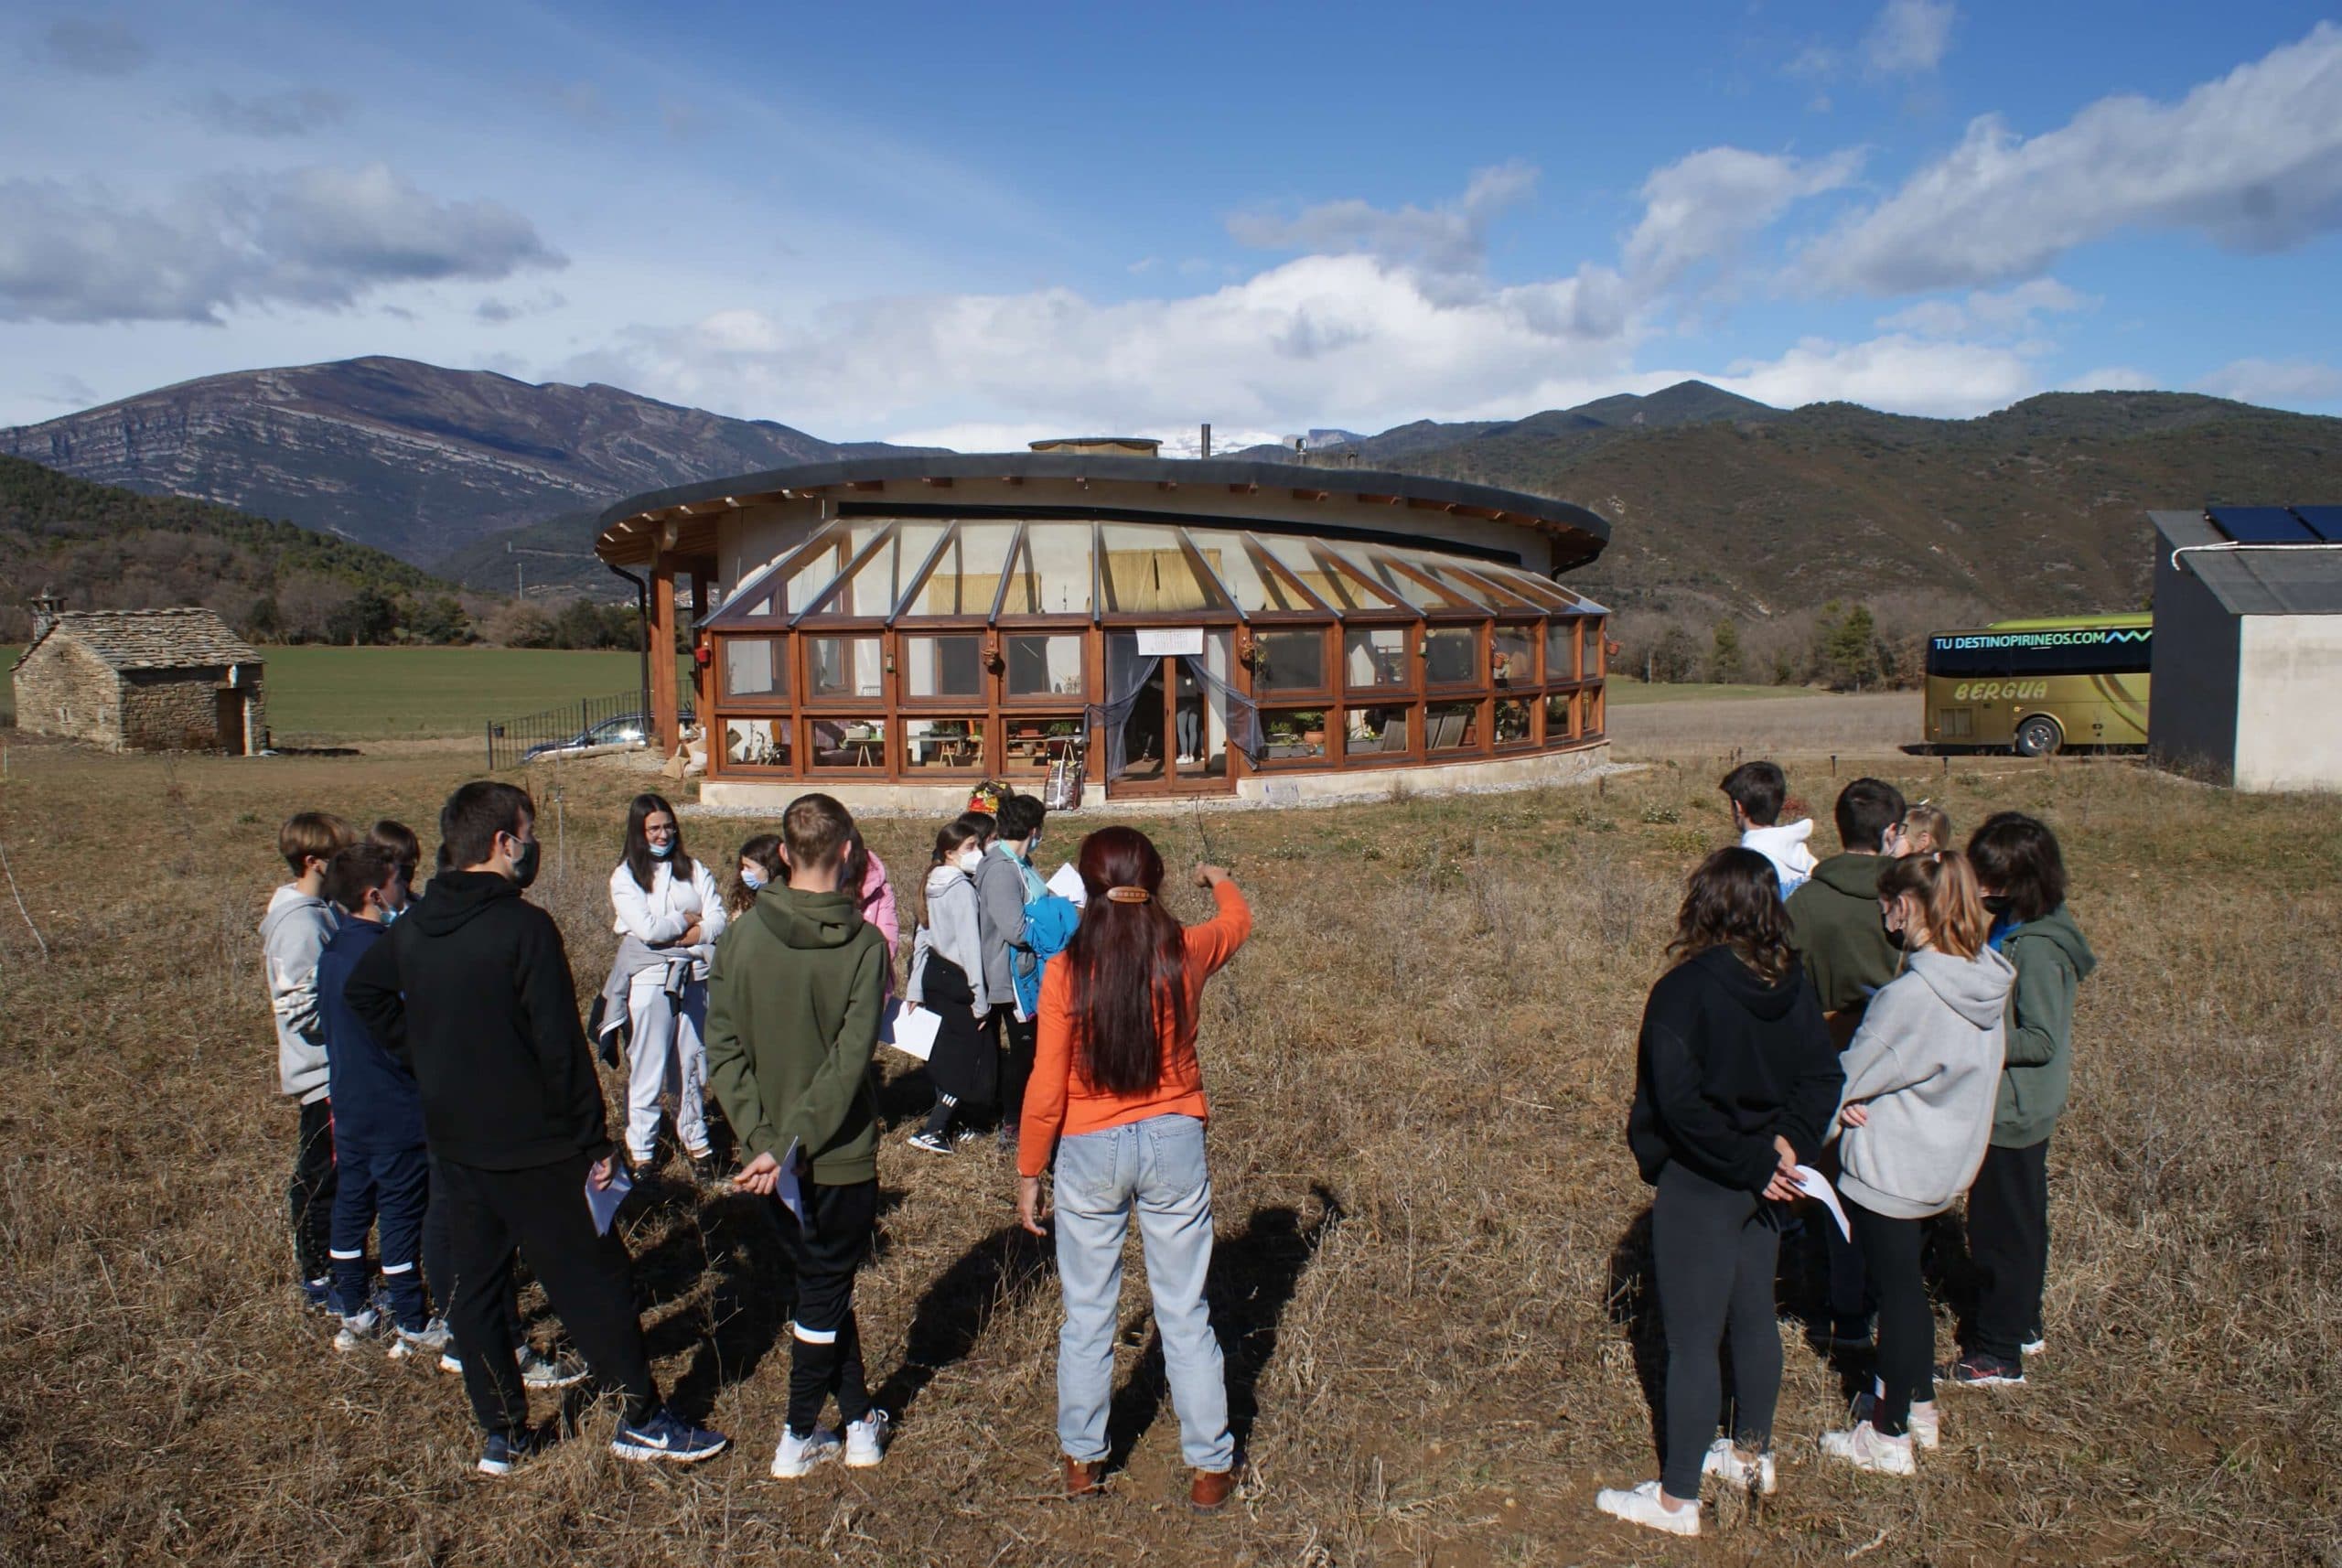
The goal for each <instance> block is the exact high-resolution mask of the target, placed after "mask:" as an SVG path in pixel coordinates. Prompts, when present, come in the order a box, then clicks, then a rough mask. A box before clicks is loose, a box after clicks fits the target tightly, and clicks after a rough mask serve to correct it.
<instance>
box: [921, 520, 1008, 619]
mask: <svg viewBox="0 0 2342 1568" xmlns="http://www.w3.org/2000/svg"><path fill="white" fill-rule="evenodd" d="M1015 537H1016V525H1015V523H1013V522H963V523H962V524H960V526H959V531H958V532H956V533H954V534H953V535H952V536H951V543H949V544H947V545H945V546H944V549H943V553H942V555H941V556H940V557H939V558H938V559H937V560H936V563H935V568H934V570H933V571H931V572H929V574H928V575H927V578H926V580H925V581H924V582H922V583H920V584H919V588H918V591H917V592H916V593H914V594H912V596H911V602H910V603H909V604H908V606H906V607H904V610H903V615H904V617H906V618H908V617H916V616H980V617H981V616H990V615H991V614H992V602H993V600H994V598H995V597H997V596H999V593H1000V578H1001V574H1002V573H1003V572H1004V570H1005V569H1006V567H1007V564H1008V547H1009V545H1010V544H1011V543H1012V542H1014V541H1015Z"/></svg>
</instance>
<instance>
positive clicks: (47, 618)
mask: <svg viewBox="0 0 2342 1568" xmlns="http://www.w3.org/2000/svg"><path fill="white" fill-rule="evenodd" d="M25 607H26V608H27V609H28V610H30V611H32V614H33V638H34V639H35V640H36V641H38V639H40V638H41V637H42V636H43V635H45V634H46V633H47V632H48V628H50V627H53V626H55V625H56V624H57V612H58V611H59V610H61V609H63V608H64V607H65V601H64V600H63V599H60V598H59V597H58V596H57V595H56V593H55V592H54V591H52V590H50V589H47V588H44V589H42V590H41V591H40V592H39V593H38V594H35V595H34V596H32V597H31V598H29V599H27V600H26V601H25Z"/></svg>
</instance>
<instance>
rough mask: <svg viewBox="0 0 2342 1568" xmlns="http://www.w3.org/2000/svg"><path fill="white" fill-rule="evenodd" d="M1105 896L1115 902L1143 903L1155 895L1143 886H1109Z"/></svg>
mask: <svg viewBox="0 0 2342 1568" xmlns="http://www.w3.org/2000/svg"><path fill="white" fill-rule="evenodd" d="M1106 897H1108V898H1109V899H1110V900H1112V902H1114V903H1117V904H1144V903H1145V902H1146V901H1147V900H1148V899H1150V898H1152V897H1155V895H1154V894H1152V893H1149V892H1148V891H1147V890H1146V889H1145V888H1144V887H1109V888H1107V889H1106Z"/></svg>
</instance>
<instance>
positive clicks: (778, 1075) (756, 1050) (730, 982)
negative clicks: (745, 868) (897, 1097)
mask: <svg viewBox="0 0 2342 1568" xmlns="http://www.w3.org/2000/svg"><path fill="white" fill-rule="evenodd" d="M886 968H887V964H886V938H885V937H884V936H882V935H880V934H879V931H878V928H877V927H876V926H873V925H869V924H867V923H865V921H864V919H863V918H862V905H861V901H860V900H859V899H857V898H855V897H852V896H851V895H848V894H844V893H802V892H800V891H798V890H797V889H795V888H793V887H778V886H777V887H768V888H766V889H765V890H764V891H763V892H762V893H760V894H758V895H757V903H756V908H754V909H753V910H752V911H750V913H749V914H748V916H747V918H743V919H738V920H735V921H734V922H733V923H732V924H731V925H730V926H728V927H726V928H725V932H724V936H723V938H722V940H719V941H718V942H717V943H716V944H715V961H714V966H713V967H712V969H711V970H710V971H709V974H708V982H707V1080H708V1083H709V1085H710V1086H711V1087H713V1088H714V1090H715V1098H716V1101H717V1102H718V1103H719V1104H721V1105H722V1106H723V1107H724V1114H725V1118H726V1119H727V1120H729V1121H730V1122H731V1123H732V1126H733V1129H734V1131H735V1132H736V1133H738V1135H739V1138H740V1142H741V1144H743V1145H744V1146H745V1147H746V1148H747V1157H748V1158H753V1157H754V1156H756V1155H772V1156H773V1157H774V1158H776V1159H778V1158H779V1156H780V1155H783V1154H785V1153H787V1152H788V1149H789V1144H790V1140H791V1139H792V1138H793V1139H795V1140H796V1141H797V1143H798V1145H799V1147H800V1148H801V1149H803V1150H804V1152H805V1153H806V1155H808V1156H809V1157H810V1160H811V1165H812V1172H813V1180H814V1181H815V1182H816V1183H818V1184H819V1185H821V1186H823V1187H844V1186H847V1185H849V1184H851V1183H854V1182H864V1181H875V1180H876V1179H877V1176H878V1096H877V1091H876V1089H875V1087H874V1086H873V1085H872V1084H871V1081H870V1058H871V1057H872V1056H873V1055H875V1054H876V1051H877V1048H878V1011H879V1006H880V999H881V996H882V994H883V992H884V989H885V983H886V981H885V977H886Z"/></svg>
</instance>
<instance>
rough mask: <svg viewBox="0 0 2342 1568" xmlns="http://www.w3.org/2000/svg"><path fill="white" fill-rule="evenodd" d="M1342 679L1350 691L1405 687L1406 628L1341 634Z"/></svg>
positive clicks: (1350, 631)
mask: <svg viewBox="0 0 2342 1568" xmlns="http://www.w3.org/2000/svg"><path fill="white" fill-rule="evenodd" d="M1342 679H1343V680H1344V681H1345V682H1348V685H1349V688H1350V690H1352V691H1354V692H1356V691H1363V690H1365V689H1366V688H1368V687H1370V686H1405V685H1408V684H1411V682H1409V681H1408V679H1407V628H1405V627H1403V626H1380V627H1373V628H1356V629H1352V630H1349V631H1346V632H1344V633H1343V634H1342Z"/></svg>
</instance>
